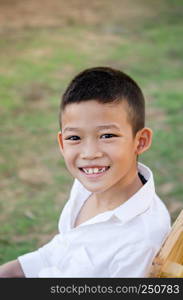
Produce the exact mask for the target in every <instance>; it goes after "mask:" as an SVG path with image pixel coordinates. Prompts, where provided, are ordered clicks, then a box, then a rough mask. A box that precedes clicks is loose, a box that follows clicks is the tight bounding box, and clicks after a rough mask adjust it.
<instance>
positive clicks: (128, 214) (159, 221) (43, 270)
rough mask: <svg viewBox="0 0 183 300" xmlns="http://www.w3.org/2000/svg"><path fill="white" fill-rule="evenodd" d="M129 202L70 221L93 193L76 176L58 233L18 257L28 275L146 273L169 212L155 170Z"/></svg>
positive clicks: (146, 170)
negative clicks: (157, 188) (80, 220)
mask: <svg viewBox="0 0 183 300" xmlns="http://www.w3.org/2000/svg"><path fill="white" fill-rule="evenodd" d="M138 171H139V172H140V173H141V174H142V175H143V176H144V177H145V179H146V180H147V182H146V183H145V184H144V185H143V187H142V188H141V189H140V190H138V191H137V193H135V194H134V195H133V196H132V197H131V198H130V199H128V201H126V202H125V203H123V204H122V205H120V206H118V207H117V208H115V209H114V210H110V211H106V212H104V213H100V214H98V215H96V216H95V217H93V218H91V219H89V220H88V221H86V222H84V223H82V224H80V225H79V226H77V227H75V228H74V226H73V224H74V222H75V219H76V216H77V215H78V213H79V211H80V209H81V207H82V205H83V203H84V201H86V199H87V198H88V197H89V196H90V195H91V192H89V191H88V190H86V189H85V187H84V186H83V185H82V184H81V183H80V182H79V181H78V180H75V181H74V184H73V187H72V190H71V193H70V198H69V200H68V201H67V203H66V205H65V207H64V209H63V210H62V214H61V217H60V221H59V234H57V235H56V236H55V237H54V238H53V239H52V240H51V241H50V242H49V243H48V244H46V245H45V246H43V247H41V248H40V249H38V250H37V251H34V252H31V253H28V254H25V255H22V256H20V257H18V259H19V262H20V264H21V266H22V269H23V271H24V273H25V276H26V277H71V278H74V277H83V278H86V277H146V276H147V274H148V271H149V268H150V265H151V263H152V260H153V258H154V256H155V255H156V253H157V251H158V250H159V248H160V246H161V244H162V242H163V241H164V239H165V237H166V236H167V234H168V233H169V231H170V216H169V213H168V210H167V208H166V207H165V205H164V203H163V202H162V201H161V200H160V199H159V197H158V196H157V195H156V193H155V188H154V180H153V174H152V172H151V170H150V169H149V168H147V167H146V166H145V165H143V164H141V163H138Z"/></svg>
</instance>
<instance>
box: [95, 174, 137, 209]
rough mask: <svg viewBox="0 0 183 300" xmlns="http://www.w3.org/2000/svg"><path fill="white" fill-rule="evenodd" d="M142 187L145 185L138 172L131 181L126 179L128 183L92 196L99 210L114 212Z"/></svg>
mask: <svg viewBox="0 0 183 300" xmlns="http://www.w3.org/2000/svg"><path fill="white" fill-rule="evenodd" d="M142 186H143V184H142V182H141V180H140V178H139V176H138V173H137V171H136V172H135V174H134V176H131V177H130V181H129V180H128V179H126V181H125V182H123V183H121V184H120V182H118V183H117V184H116V185H115V186H113V187H112V188H110V189H108V190H106V191H104V192H100V193H94V194H93V195H92V196H93V199H94V200H95V202H96V206H97V207H98V208H99V209H100V208H101V209H102V208H107V209H108V210H112V209H114V208H116V207H118V206H120V205H121V204H123V203H124V202H126V201H127V200H128V199H129V198H130V197H132V196H133V195H134V194H135V193H136V192H137V191H138V190H139V189H140V188H141V187H142Z"/></svg>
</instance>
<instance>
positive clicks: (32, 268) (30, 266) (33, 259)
mask: <svg viewBox="0 0 183 300" xmlns="http://www.w3.org/2000/svg"><path fill="white" fill-rule="evenodd" d="M59 242H60V234H57V235H56V236H55V237H54V238H53V239H52V240H51V241H50V242H49V243H47V244H46V245H44V246H43V247H41V248H39V249H38V250H36V251H33V252H30V253H27V254H24V255H22V256H19V257H18V261H19V262H20V265H21V267H22V269H23V272H24V274H25V277H29V278H30V277H38V274H39V272H40V271H41V270H42V269H43V268H47V267H50V266H51V262H50V257H51V253H52V252H53V251H54V249H55V247H57V245H58V243H59Z"/></svg>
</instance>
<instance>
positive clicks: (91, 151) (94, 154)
mask: <svg viewBox="0 0 183 300" xmlns="http://www.w3.org/2000/svg"><path fill="white" fill-rule="evenodd" d="M102 155H103V154H102V151H101V150H100V149H99V148H98V147H97V145H96V143H94V142H87V143H85V144H84V145H83V148H82V150H81V153H80V157H81V158H82V159H94V158H100V157H102Z"/></svg>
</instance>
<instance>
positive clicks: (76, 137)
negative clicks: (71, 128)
mask: <svg viewBox="0 0 183 300" xmlns="http://www.w3.org/2000/svg"><path fill="white" fill-rule="evenodd" d="M79 139H80V137H79V136H77V135H72V136H69V137H67V138H66V140H70V141H77V140H79Z"/></svg>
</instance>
